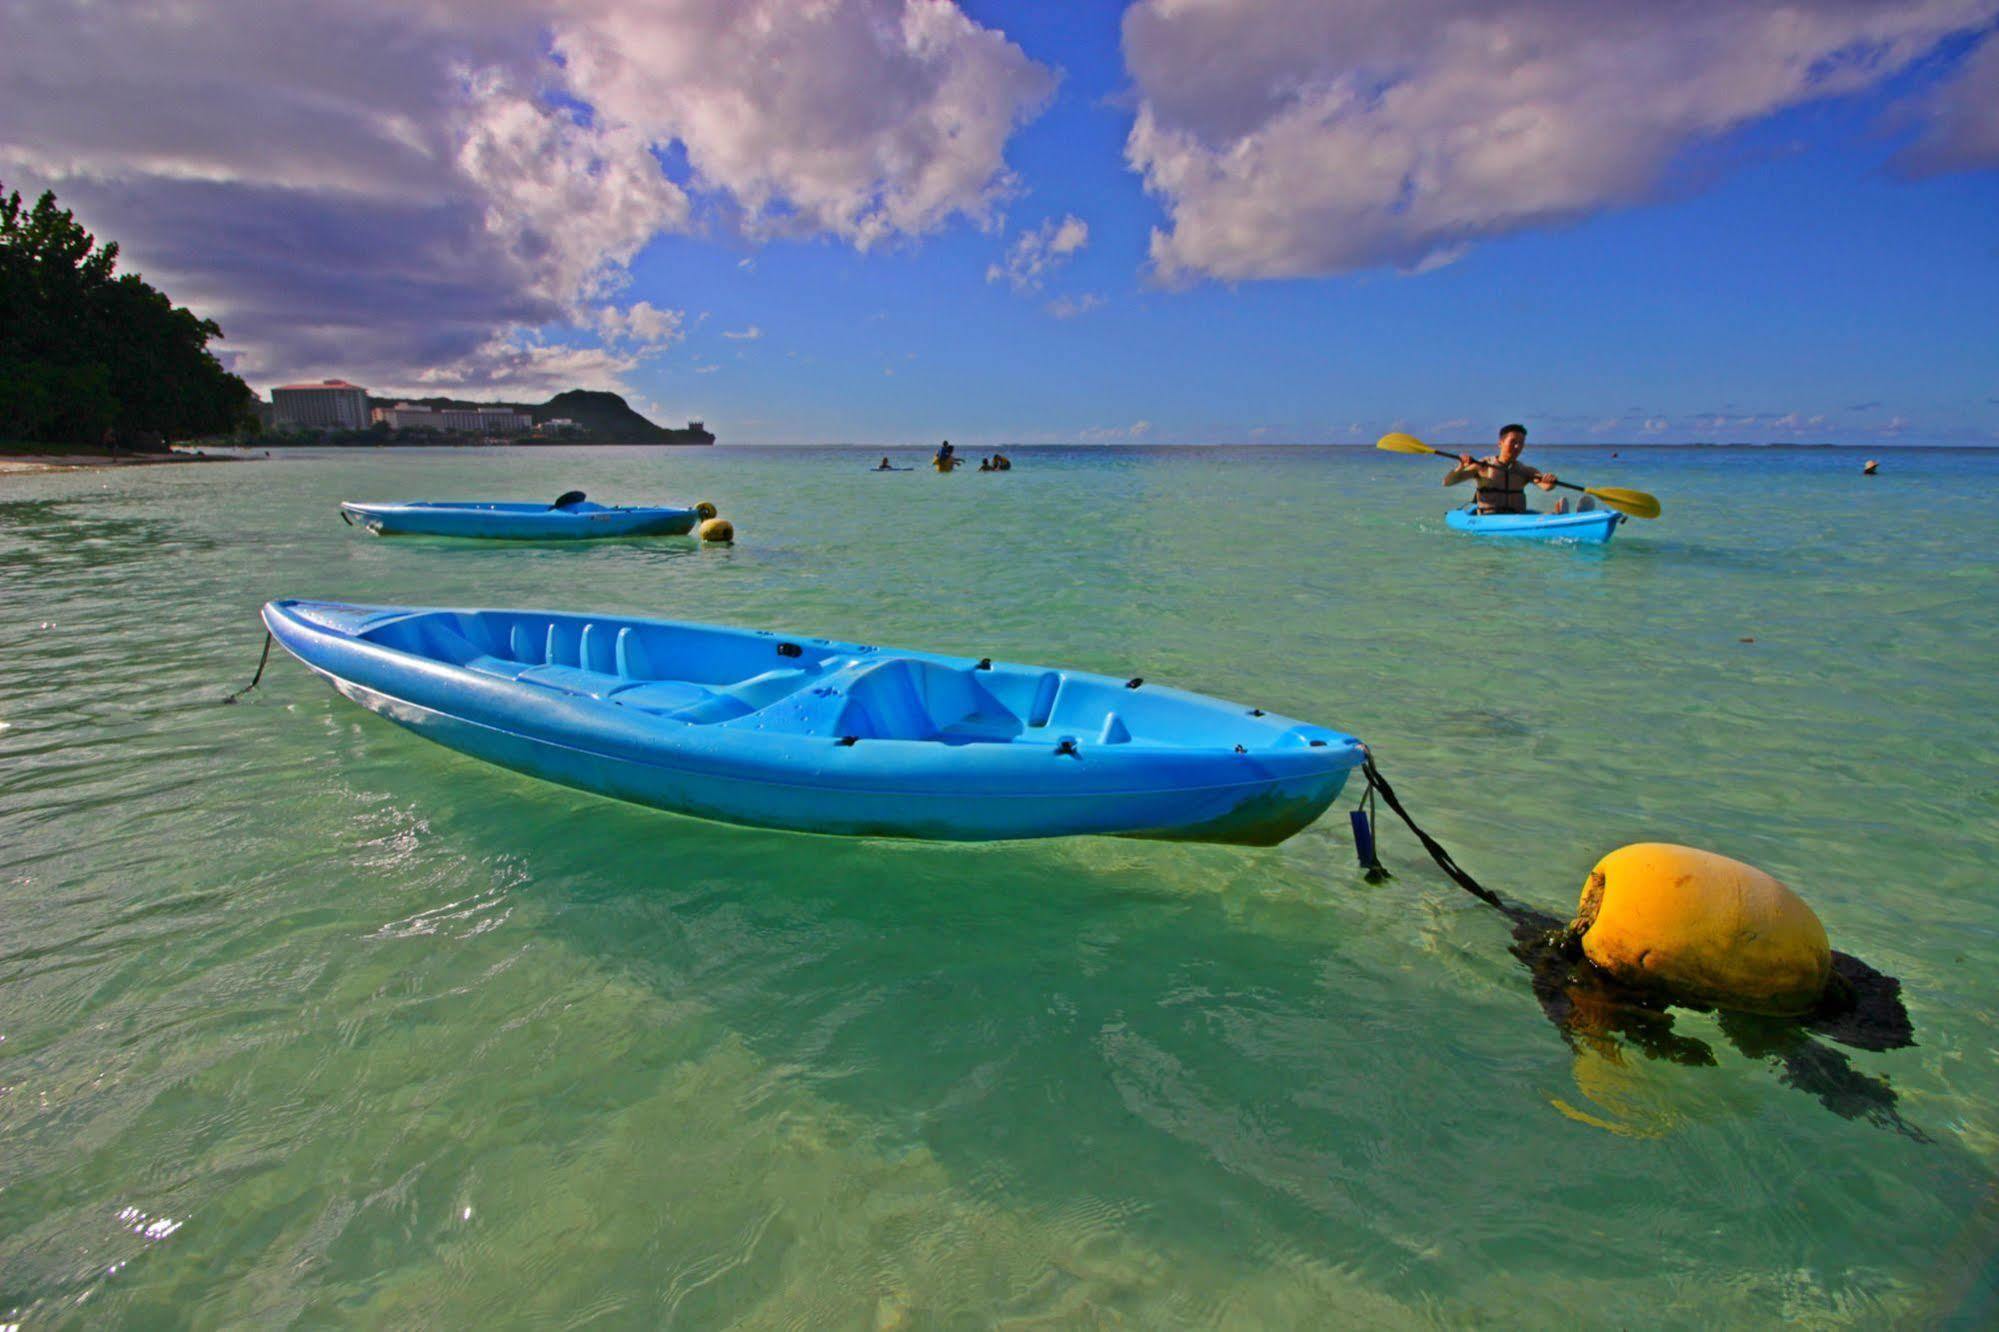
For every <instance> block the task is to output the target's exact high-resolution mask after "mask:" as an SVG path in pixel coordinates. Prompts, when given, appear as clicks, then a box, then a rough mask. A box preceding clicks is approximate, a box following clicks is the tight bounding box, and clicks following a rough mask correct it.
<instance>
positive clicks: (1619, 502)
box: [1583, 486, 1659, 518]
mask: <svg viewBox="0 0 1999 1332" xmlns="http://www.w3.org/2000/svg"><path fill="white" fill-rule="evenodd" d="M1583 493H1584V494H1585V495H1594V496H1596V497H1597V498H1598V499H1600V500H1602V501H1603V502H1604V503H1605V504H1608V505H1609V506H1610V507H1611V508H1613V509H1615V510H1617V511H1618V512H1619V513H1628V514H1630V515H1631V516H1632V517H1633V518H1657V517H1658V516H1659V501H1658V499H1657V498H1655V497H1654V496H1651V495H1648V494H1646V493H1645V492H1644V491H1642V490H1625V489H1622V488H1621V487H1618V486H1584V487H1583Z"/></svg>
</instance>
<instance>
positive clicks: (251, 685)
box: [222, 629, 271, 703]
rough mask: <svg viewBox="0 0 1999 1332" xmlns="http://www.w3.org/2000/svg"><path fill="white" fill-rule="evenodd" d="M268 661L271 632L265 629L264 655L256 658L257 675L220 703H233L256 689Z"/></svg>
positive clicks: (269, 657) (269, 658)
mask: <svg viewBox="0 0 1999 1332" xmlns="http://www.w3.org/2000/svg"><path fill="white" fill-rule="evenodd" d="M270 660H271V631H270V630H268V629H266V630H265V631H264V655H263V656H261V657H259V658H257V673H256V674H255V675H253V676H251V677H250V683H248V684H246V685H244V686H243V687H242V688H241V689H238V690H237V691H236V692H235V693H233V694H231V695H230V696H229V697H227V698H225V699H223V700H222V701H223V702H224V703H234V702H235V701H236V700H237V699H239V698H241V697H243V695H245V694H247V693H249V692H250V691H251V690H252V689H255V688H256V687H257V681H259V680H261V679H263V678H264V666H265V665H266V664H267V663H268V662H269V661H270Z"/></svg>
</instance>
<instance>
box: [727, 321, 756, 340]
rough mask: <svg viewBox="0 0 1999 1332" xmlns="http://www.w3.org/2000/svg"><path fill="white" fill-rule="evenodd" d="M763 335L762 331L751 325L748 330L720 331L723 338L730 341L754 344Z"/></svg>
mask: <svg viewBox="0 0 1999 1332" xmlns="http://www.w3.org/2000/svg"><path fill="white" fill-rule="evenodd" d="M763 335H764V331H763V330H762V329H760V328H758V327H757V326H756V325H755V324H751V325H750V326H749V327H748V328H744V329H726V328H725V329H723V330H722V336H723V337H725V338H729V339H732V340H734V341H736V342H755V341H756V340H757V339H758V338H760V337H762V336H763Z"/></svg>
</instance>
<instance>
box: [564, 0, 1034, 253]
mask: <svg viewBox="0 0 1999 1332" xmlns="http://www.w3.org/2000/svg"><path fill="white" fill-rule="evenodd" d="M553 38H554V46H555V50H556V52H557V54H558V56H559V57H560V58H561V60H562V63H563V67H564V70H565V79H566V82H567V84H568V86H569V88H570V90H571V91H573V92H574V93H575V94H576V95H577V96H578V97H581V98H582V99H583V100H585V101H587V102H589V103H590V105H591V106H593V107H595V108H596V110H597V112H598V114H599V115H600V116H602V117H604V118H606V119H607V120H609V121H611V122H613V123H616V124H619V125H625V126H630V127H631V128H632V129H633V131H634V132H636V133H637V134H639V135H640V136H642V137H643V138H645V139H646V140H648V141H650V142H655V143H667V142H673V141H677V142H679V143H680V144H682V145H683V146H684V147H685V149H686V153H687V160H688V162H689V164H690V165H691V166H692V167H693V169H694V172H695V175H696V178H697V181H698V183H699V185H700V186H701V187H702V188H704V189H707V190H713V191H719V192H722V193H725V194H726V195H728V196H729V198H730V199H731V200H732V201H733V202H734V203H735V204H736V205H737V206H738V207H739V208H740V209H741V212H742V221H743V224H744V226H745V228H746V229H747V230H749V231H750V232H751V233H753V234H762V235H775V234H797V233H811V232H825V233H830V234H832V235H835V236H838V237H840V238H841V239H843V240H846V241H849V242H850V243H852V244H854V245H855V246H857V247H859V248H861V249H866V248H868V247H870V246H872V245H874V244H876V243H878V242H880V241H883V240H886V239H888V238H889V237H891V236H894V235H898V234H906V235H921V234H923V233H925V232H929V231H934V230H936V229H937V228H938V227H940V226H942V225H943V224H944V223H945V222H946V221H947V220H949V219H950V218H951V217H953V216H954V215H963V216H966V217H969V218H971V219H973V220H974V221H980V222H983V221H985V220H987V219H988V218H989V217H990V215H991V210H992V206H993V204H994V203H995V202H997V201H998V200H999V199H1000V198H1002V197H1003V196H1004V195H1005V194H1006V193H1007V192H1008V191H1009V190H1010V189H1011V187H1012V177H1011V174H1010V173H1009V172H1008V170H1007V167H1006V163H1005V159H1004V156H1003V150H1004V148H1005V146H1006V141H1007V139H1008V137H1009V136H1011V134H1012V133H1013V131H1014V129H1015V128H1016V127H1017V126H1018V125H1020V124H1022V123H1023V122H1025V121H1026V120H1028V119H1030V118H1031V117H1032V116H1034V115H1035V114H1037V113H1038V112H1039V110H1040V109H1041V107H1042V106H1043V105H1044V104H1045V103H1046V102H1047V100H1048V98H1049V97H1050V95H1051V94H1052V93H1053V91H1054V86H1055V81H1054V76H1053V75H1052V74H1051V73H1050V72H1049V71H1048V70H1047V69H1046V68H1044V67H1043V66H1041V65H1039V64H1037V63H1035V62H1034V61H1032V60H1030V59H1028V57H1027V56H1026V54H1025V53H1024V52H1022V51H1021V49H1020V48H1019V47H1017V46H1015V45H1014V44H1013V43H1012V42H1010V41H1008V40H1007V39H1006V38H1005V37H1004V36H1003V35H1002V34H1000V33H999V32H997V31H994V30H993V29H991V28H986V27H982V26H980V25H979V24H977V23H975V22H973V21H972V20H971V19H970V18H968V17H967V16H966V15H965V14H964V13H963V11H961V10H960V9H959V8H958V7H957V5H956V4H953V3H948V2H944V0H845V2H844V3H827V2H825V0H817V2H815V3H799V0H661V2H658V3H650V4H645V5H635V4H627V3H621V2H619V0H569V3H566V4H564V5H562V6H560V9H559V12H558V13H557V15H556V16H555V19H554V23H553Z"/></svg>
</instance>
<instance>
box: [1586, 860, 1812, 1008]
mask: <svg viewBox="0 0 1999 1332" xmlns="http://www.w3.org/2000/svg"><path fill="white" fill-rule="evenodd" d="M1570 928H1571V929H1572V930H1574V931H1575V932H1576V933H1577V934H1579V935H1580V936H1581V939H1582V946H1583V954H1584V956H1586V957H1587V958H1589V960H1590V961H1591V962H1593V963H1595V964H1596V965H1597V966H1599V967H1601V968H1603V969H1604V970H1605V971H1607V972H1609V973H1610V974H1611V975H1612V976H1614V977H1616V978H1617V979H1618V980H1620V981H1623V982H1624V983H1625V984H1627V985H1634V986H1639V987H1642V988H1645V989H1650V990H1655V991H1663V992H1665V993H1667V994H1670V995H1672V996H1675V997H1677V998H1682V999H1686V1000H1689V1001H1692V1002H1697V1003H1707V1004H1715V1005H1718V1006H1720V1007H1723V1008H1735V1009H1742V1010H1744V1011H1746V1012H1751V1013H1770V1014H1776V1015H1780V1016H1788V1015H1792V1014H1798V1013H1803V1012H1806V1011H1808V1010H1809V1009H1810V1008H1811V1007H1812V1006H1813V1005H1814V1004H1816V1003H1817V1002H1818V1001H1819V997H1820V996H1821V995H1822V994H1823V993H1824V992H1825V987H1826V980H1827V977H1828V976H1830V975H1831V972H1832V951H1831V948H1830V946H1829V945H1828V944H1827V942H1826V934H1825V926H1823V925H1821V924H1819V918H1818V917H1817V916H1816V915H1814V914H1813V912H1812V909H1811V908H1810V907H1808V906H1806V905H1805V902H1804V899H1803V898H1801V897H1799V896H1798V895H1797V894H1796V893H1794V892H1792V891H1791V890H1790V889H1789V888H1786V887H1785V886H1784V885H1783V884H1781V883H1779V882H1777V880H1775V879H1773V878H1771V877H1770V876H1769V875H1768V874H1765V873H1764V872H1763V871H1762V870H1760V869H1757V868H1756V867H1755V866H1754V865H1745V864H1743V863H1742V862H1741V861H1739V860H1730V859H1729V858H1728V857H1727V856H1719V855H1716V854H1715V853H1714V852H1712V851H1702V850H1699V849H1697V848H1695V847H1691V846H1675V845H1673V844H1672V843H1670V842H1639V843H1636V844H1634V845H1632V846H1626V847H1620V848H1618V849H1617V850H1615V851H1613V852H1611V853H1610V854H1609V855H1607V856H1605V857H1604V858H1603V859H1602V860H1599V861H1598V862H1597V863H1596V868H1595V869H1593V870H1591V871H1590V876H1589V879H1588V881H1587V882H1585V883H1584V885H1583V896H1582V902H1581V903H1580V905H1579V906H1578V907H1577V909H1576V920H1575V924H1574V925H1573V926H1571V927H1570Z"/></svg>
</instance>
